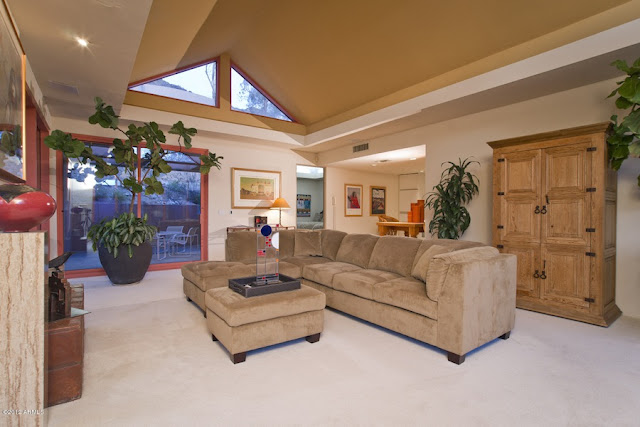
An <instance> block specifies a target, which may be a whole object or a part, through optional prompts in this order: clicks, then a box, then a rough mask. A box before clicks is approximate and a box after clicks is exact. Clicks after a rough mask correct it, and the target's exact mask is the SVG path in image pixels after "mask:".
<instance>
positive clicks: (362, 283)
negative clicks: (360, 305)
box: [333, 269, 400, 300]
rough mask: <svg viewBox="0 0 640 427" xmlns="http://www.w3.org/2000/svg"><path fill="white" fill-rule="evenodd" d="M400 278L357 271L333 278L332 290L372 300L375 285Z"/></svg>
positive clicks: (389, 274)
mask: <svg viewBox="0 0 640 427" xmlns="http://www.w3.org/2000/svg"><path fill="white" fill-rule="evenodd" d="M398 277H400V276H399V275H398V274H396V273H391V272H389V271H382V270H371V269H365V270H357V271H348V272H346V273H338V274H336V275H335V276H333V289H335V290H338V291H344V292H349V293H350V294H353V295H357V296H359V297H362V298H366V299H370V300H372V299H373V288H374V285H375V284H376V283H380V282H385V281H387V280H392V279H397V278H398Z"/></svg>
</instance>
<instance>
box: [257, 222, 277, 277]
mask: <svg viewBox="0 0 640 427" xmlns="http://www.w3.org/2000/svg"><path fill="white" fill-rule="evenodd" d="M259 231H260V232H259V233H256V251H257V252H256V284H257V285H266V284H267V283H277V282H279V281H280V274H279V272H278V265H279V263H280V233H279V232H278V231H277V228H275V230H274V228H273V227H271V226H270V225H267V224H263V225H260V228H259Z"/></svg>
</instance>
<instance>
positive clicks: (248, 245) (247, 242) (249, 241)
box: [224, 230, 264, 262]
mask: <svg viewBox="0 0 640 427" xmlns="http://www.w3.org/2000/svg"><path fill="white" fill-rule="evenodd" d="M258 239H260V240H258ZM258 241H260V244H261V245H264V236H262V235H260V234H258V233H256V232H255V231H253V230H251V231H233V232H230V233H227V239H226V240H225V242H224V249H225V260H227V261H238V262H251V261H255V259H256V249H257V247H258V246H257V243H258Z"/></svg>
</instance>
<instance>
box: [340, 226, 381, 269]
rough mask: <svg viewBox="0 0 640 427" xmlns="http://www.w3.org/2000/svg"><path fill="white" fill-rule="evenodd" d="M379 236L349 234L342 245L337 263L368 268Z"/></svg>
mask: <svg viewBox="0 0 640 427" xmlns="http://www.w3.org/2000/svg"><path fill="white" fill-rule="evenodd" d="M378 238H379V237H378V236H374V235H372V234H347V235H346V236H344V239H342V243H340V249H338V254H337V255H336V261H339V262H346V263H349V264H355V265H357V266H358V267H362V268H367V267H368V266H369V259H370V258H371V252H373V247H374V246H375V245H376V243H377V242H378Z"/></svg>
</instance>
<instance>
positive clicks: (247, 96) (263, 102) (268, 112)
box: [231, 67, 293, 122]
mask: <svg viewBox="0 0 640 427" xmlns="http://www.w3.org/2000/svg"><path fill="white" fill-rule="evenodd" d="M231 109H232V110H234V111H242V112H244V113H249V114H256V115H258V116H265V117H271V118H274V119H279V120H286V121H288V122H292V121H293V120H292V119H291V118H290V117H289V116H287V115H286V114H285V113H284V112H283V111H282V109H281V108H280V107H278V106H277V105H276V104H275V103H274V102H273V101H271V100H270V99H269V98H268V97H267V95H265V94H264V93H263V92H262V91H261V90H260V89H258V88H257V87H256V86H255V85H254V84H253V83H251V82H250V81H249V79H248V78H246V77H245V75H243V74H241V73H240V72H238V70H236V68H235V67H232V68H231Z"/></svg>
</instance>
